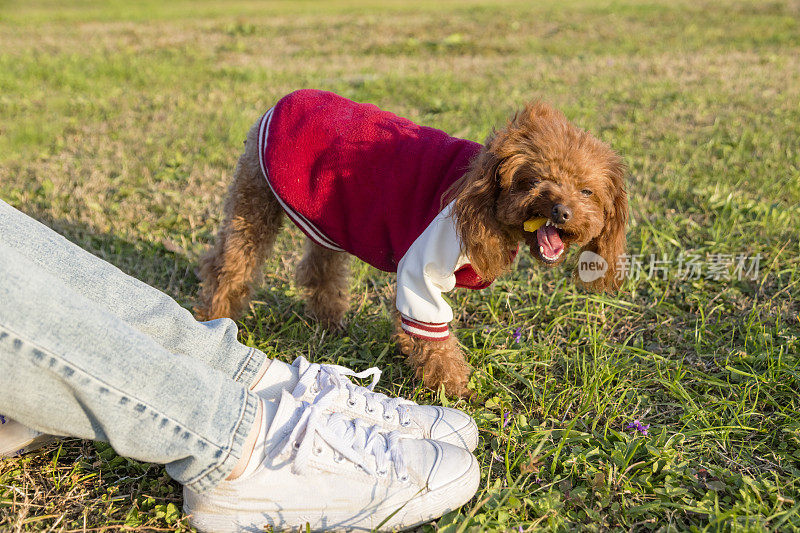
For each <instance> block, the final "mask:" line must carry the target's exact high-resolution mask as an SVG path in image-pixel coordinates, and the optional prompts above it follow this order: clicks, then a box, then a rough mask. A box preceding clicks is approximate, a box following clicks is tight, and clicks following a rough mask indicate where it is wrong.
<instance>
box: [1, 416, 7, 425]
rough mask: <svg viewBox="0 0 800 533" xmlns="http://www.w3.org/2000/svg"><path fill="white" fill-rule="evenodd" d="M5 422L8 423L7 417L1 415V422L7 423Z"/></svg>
mask: <svg viewBox="0 0 800 533" xmlns="http://www.w3.org/2000/svg"><path fill="white" fill-rule="evenodd" d="M5 423H6V417H4V416H3V415H0V424H5Z"/></svg>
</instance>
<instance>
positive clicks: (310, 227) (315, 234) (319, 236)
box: [258, 107, 344, 252]
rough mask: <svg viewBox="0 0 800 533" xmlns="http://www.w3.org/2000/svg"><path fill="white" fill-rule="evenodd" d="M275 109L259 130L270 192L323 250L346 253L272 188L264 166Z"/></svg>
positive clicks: (262, 168) (259, 145)
mask: <svg viewBox="0 0 800 533" xmlns="http://www.w3.org/2000/svg"><path fill="white" fill-rule="evenodd" d="M274 110H275V108H274V107H273V108H270V110H269V111H267V112H266V113H264V116H263V117H261V124H260V126H259V128H258V162H259V163H260V164H261V172H262V173H263V174H264V179H265V180H266V182H267V185H269V188H270V190H271V191H272V194H273V196H275V198H277V200H278V203H279V204H280V205H281V207H282V208H283V210H284V211H286V214H287V215H288V216H289V218H291V219H292V222H294V223H295V224H297V226H299V227H300V228H301V229H302V230H303V231H304V232H305V233H306V235H308V236H309V237H310V238H311V240H313V241H314V242H316V243H317V244H319V245H320V246H322V247H323V248H328V249H329V250H334V251H336V252H344V250H343V249H342V248H339V247H338V246H337V245H336V243H334V242H333V241H332V240H331V239H329V238H328V237H326V236H325V234H323V233H322V232H321V231H320V230H318V229H317V228H316V227H315V226H314V224H312V223H311V222H309V221H308V219H306V217H304V216H303V215H301V214H300V213H297V212H296V211H294V210H293V209H292V208H290V207H289V206H288V205H286V202H284V201H283V199H282V198H281V197H280V196H278V193H276V192H275V189H274V188H273V187H272V184H271V183H270V182H269V177H268V176H267V168H266V166H264V149H265V148H266V146H267V134H268V133H269V124H270V122H271V121H272V112H273V111H274Z"/></svg>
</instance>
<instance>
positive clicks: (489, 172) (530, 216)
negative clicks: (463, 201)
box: [465, 103, 628, 289]
mask: <svg viewBox="0 0 800 533" xmlns="http://www.w3.org/2000/svg"><path fill="white" fill-rule="evenodd" d="M472 172H473V174H475V173H477V174H478V176H473V177H474V181H476V182H480V181H481V180H483V181H484V182H485V183H484V187H483V188H482V192H483V193H485V195H484V196H483V197H482V198H481V197H480V195H477V196H475V197H474V198H473V200H476V201H480V202H483V203H487V202H490V203H493V204H494V205H493V206H492V207H491V209H488V210H486V211H485V213H487V214H486V215H484V216H490V217H494V218H495V219H496V220H495V221H493V222H492V223H495V224H496V225H497V226H499V230H500V231H501V232H502V233H504V234H505V235H507V236H508V237H509V238H510V239H511V240H513V241H515V242H520V241H524V242H525V243H526V244H527V245H528V247H529V249H530V253H531V255H533V256H534V257H536V258H537V259H538V260H539V261H540V262H542V263H544V264H547V265H554V264H559V263H561V262H563V261H564V259H565V258H566V256H567V251H568V250H569V248H570V246H572V245H577V246H582V247H584V249H587V250H591V251H593V252H595V253H597V254H598V255H600V256H602V257H603V259H605V261H606V263H607V264H608V270H607V271H606V274H605V276H604V277H603V278H601V279H599V280H597V281H595V282H593V283H591V284H590V285H591V286H592V288H595V289H613V288H617V287H618V286H619V280H618V279H617V276H616V264H617V258H618V257H619V255H620V254H622V253H623V252H624V247H625V225H626V222H627V217H628V202H627V195H626V193H625V189H624V184H623V179H624V174H625V168H624V165H623V164H622V161H621V159H620V158H619V156H618V155H617V154H616V153H615V152H614V151H613V150H611V148H609V147H608V146H607V145H606V144H605V143H603V142H601V141H599V140H598V139H596V138H595V137H593V136H592V135H590V134H589V133H588V132H586V131H583V130H581V129H579V128H577V127H575V126H574V125H572V124H571V123H570V122H569V121H568V120H567V119H566V117H565V116H564V115H563V114H562V113H560V112H559V111H556V110H554V109H553V108H551V107H549V106H546V105H544V104H541V103H535V104H531V105H528V106H527V107H526V108H525V109H524V110H523V111H522V112H520V113H517V114H516V115H515V116H514V118H513V119H512V120H511V121H510V122H509V123H508V125H507V126H506V127H505V128H504V129H502V130H500V131H498V132H496V133H494V134H493V135H492V136H491V137H490V138H489V140H488V141H487V143H486V146H485V150H484V152H483V153H482V154H481V156H480V158H479V161H478V162H477V163H476V165H474V167H473V169H472ZM480 174H483V175H482V176H480ZM472 190H473V192H476V188H475V187H472ZM465 193H467V194H468V193H469V187H468V188H467V189H466V190H465ZM537 219H538V220H539V221H540V222H541V221H542V220H541V219H545V220H546V222H544V224H543V225H542V226H541V227H539V228H538V229H537V230H535V231H525V229H524V226H525V222H526V221H528V220H537ZM490 224H491V223H490ZM471 259H472V257H471Z"/></svg>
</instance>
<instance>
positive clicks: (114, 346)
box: [0, 201, 266, 492]
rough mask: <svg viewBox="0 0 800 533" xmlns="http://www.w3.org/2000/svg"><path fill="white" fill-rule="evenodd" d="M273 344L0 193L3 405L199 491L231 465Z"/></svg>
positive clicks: (30, 422)
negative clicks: (252, 341)
mask: <svg viewBox="0 0 800 533" xmlns="http://www.w3.org/2000/svg"><path fill="white" fill-rule="evenodd" d="M265 360H266V357H265V355H264V354H263V353H262V352H260V351H258V350H255V349H253V348H249V347H247V346H244V345H242V344H241V343H239V342H238V341H237V329H236V325H235V324H234V323H233V321H231V320H228V319H220V320H212V321H210V322H197V321H196V320H194V318H193V317H192V315H191V313H189V311H187V310H186V309H184V308H182V307H181V306H179V305H178V304H177V303H176V302H175V301H174V300H172V299H171V298H170V297H169V296H167V295H166V294H164V293H162V292H160V291H158V290H156V289H154V288H152V287H150V286H149V285H147V284H145V283H142V282H140V281H138V280H136V279H134V278H132V277H130V276H128V275H126V274H124V273H123V272H122V271H120V270H119V269H117V268H116V267H114V266H112V265H110V264H109V263H106V262H105V261H102V260H101V259H99V258H97V257H95V256H93V255H92V254H90V253H88V252H86V251H84V250H82V249H81V248H80V247H78V246H76V245H74V244H72V243H71V242H69V241H68V240H66V239H65V238H63V237H62V236H60V235H58V234H57V233H55V232H53V231H52V230H51V229H49V228H48V227H46V226H44V225H42V224H40V223H39V222H37V221H35V220H33V219H31V218H29V217H28V216H26V215H24V214H23V213H21V212H19V211H17V210H16V209H14V208H12V207H11V206H9V205H8V204H6V203H4V202H2V201H0V412H2V413H4V414H7V415H8V416H10V417H11V418H14V419H16V420H18V421H19V422H21V423H23V424H25V425H27V426H30V427H32V428H34V429H37V430H39V431H42V432H45V433H52V434H55V435H68V436H73V437H80V438H85V439H94V440H103V441H107V442H109V443H110V444H111V445H112V446H113V447H114V450H116V452H117V453H119V454H120V455H124V456H126V457H131V458H134V459H138V460H141V461H147V462H153V463H162V464H165V465H166V469H167V472H168V473H169V475H170V476H171V477H172V478H174V479H175V480H177V481H178V482H180V483H182V484H184V485H186V486H188V487H189V488H190V489H192V490H194V491H196V492H203V491H205V490H208V489H210V488H212V487H213V486H214V485H216V484H217V483H219V482H220V481H221V480H223V479H224V478H225V477H227V476H228V474H230V472H231V470H232V469H233V467H234V466H235V464H236V463H237V462H238V460H239V458H240V457H241V452H242V445H243V442H244V440H245V438H246V437H247V434H248V433H249V431H250V428H251V426H252V425H253V420H254V417H255V413H256V408H257V405H258V399H257V397H256V396H255V395H254V394H252V393H251V392H250V391H249V390H248V386H249V384H250V383H251V381H252V380H253V379H254V378H255V376H256V375H257V374H258V371H259V369H260V368H261V367H262V365H263V364H264V362H265Z"/></svg>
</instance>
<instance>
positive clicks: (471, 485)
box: [183, 457, 480, 533]
mask: <svg viewBox="0 0 800 533" xmlns="http://www.w3.org/2000/svg"><path fill="white" fill-rule="evenodd" d="M479 483H480V468H479V465H478V461H477V460H476V459H475V457H472V460H471V463H470V466H469V468H468V469H467V471H466V472H464V473H463V474H462V475H461V476H459V477H458V478H456V479H455V480H453V481H451V482H450V483H448V484H447V485H445V486H443V487H440V488H438V489H436V490H434V491H431V492H428V493H427V494H425V495H424V496H422V497H420V498H416V499H413V500H411V501H409V502H408V503H407V504H406V505H405V506H403V507H401V508H400V509H399V510H397V509H394V508H392V509H381V508H378V509H376V510H375V512H374V513H372V514H371V515H369V516H358V517H336V516H333V515H334V514H335V513H331V514H330V515H322V516H319V517H315V516H314V514H315V513H314V511H313V510H306V511H287V512H284V513H281V515H280V516H270V515H264V514H252V513H244V514H239V515H234V514H212V513H202V512H201V513H195V514H191V508H192V507H195V505H194V503H193V501H194V498H193V496H194V495H193V494H192V493H191V492H190V491H184V505H183V506H184V512H185V513H186V514H188V515H189V525H191V526H192V527H194V528H196V529H197V530H198V531H200V532H204V533H245V532H246V533H256V532H262V533H263V531H265V530H266V528H267V526H270V527H272V530H273V531H283V530H286V529H297V528H298V527H300V529H301V530H305V527H304V526H305V525H306V524H309V525H310V529H311V531H399V530H404V529H408V528H412V527H414V526H418V525H420V524H425V523H427V522H430V521H432V520H436V519H437V518H439V517H440V516H442V515H444V514H446V513H448V512H450V511H452V510H454V509H457V508H459V507H461V506H462V505H464V504H465V503H467V502H468V501H469V500H470V499H472V497H473V496H474V495H475V492H477V490H478V485H479ZM309 503H311V502H309ZM395 511H396V513H395ZM392 513H395V514H394V515H392ZM389 516H391V518H388V519H387V517H389ZM384 520H385V521H386V522H385V523H383V524H382V522H384ZM314 522H316V523H314Z"/></svg>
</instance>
